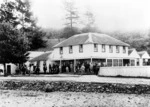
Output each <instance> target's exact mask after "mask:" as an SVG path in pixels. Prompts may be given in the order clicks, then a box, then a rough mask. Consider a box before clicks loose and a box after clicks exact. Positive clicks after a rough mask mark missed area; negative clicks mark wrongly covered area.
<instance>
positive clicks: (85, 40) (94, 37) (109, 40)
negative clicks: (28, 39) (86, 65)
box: [54, 33, 129, 48]
mask: <svg viewBox="0 0 150 107" xmlns="http://www.w3.org/2000/svg"><path fill="white" fill-rule="evenodd" d="M90 43H92V44H94V43H97V44H106V45H119V46H129V44H127V43H124V42H122V41H120V40H118V39H115V38H113V37H111V36H108V35H106V34H98V33H83V34H77V35H74V36H72V37H70V38H68V39H66V40H64V41H62V42H60V43H58V44H57V45H55V46H54V48H56V47H66V46H70V45H79V44H90Z"/></svg>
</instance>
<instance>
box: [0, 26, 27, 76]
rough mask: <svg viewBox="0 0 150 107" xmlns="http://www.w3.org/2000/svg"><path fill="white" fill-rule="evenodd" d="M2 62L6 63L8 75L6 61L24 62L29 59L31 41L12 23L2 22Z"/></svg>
mask: <svg viewBox="0 0 150 107" xmlns="http://www.w3.org/2000/svg"><path fill="white" fill-rule="evenodd" d="M0 50H1V51H0V63H3V64H4V75H5V76H6V75H7V73H6V63H14V64H16V63H24V62H26V60H27V56H28V54H27V53H26V52H27V51H28V50H29V43H28V39H27V38H26V36H24V35H22V33H21V32H20V31H19V30H18V29H15V28H14V27H13V26H12V25H11V24H10V23H0Z"/></svg>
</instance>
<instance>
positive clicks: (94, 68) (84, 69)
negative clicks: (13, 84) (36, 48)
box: [16, 61, 104, 75]
mask: <svg viewBox="0 0 150 107" xmlns="http://www.w3.org/2000/svg"><path fill="white" fill-rule="evenodd" d="M102 66H104V63H101V62H98V61H97V62H93V63H91V62H89V61H84V62H83V61H77V62H76V64H75V65H74V63H73V62H69V61H68V62H67V61H66V62H62V63H61V66H60V63H59V62H57V63H53V64H49V65H46V63H44V64H43V70H42V71H43V72H40V70H41V68H40V66H38V65H34V64H30V65H29V68H27V66H26V65H25V64H23V65H20V66H18V68H17V69H16V74H23V75H25V74H30V73H31V72H32V73H34V74H41V73H43V74H58V73H71V74H81V75H83V74H95V75H97V74H98V72H99V69H100V67H102ZM31 68H32V69H31Z"/></svg>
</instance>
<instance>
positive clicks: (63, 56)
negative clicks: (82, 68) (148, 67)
mask: <svg viewBox="0 0 150 107" xmlns="http://www.w3.org/2000/svg"><path fill="white" fill-rule="evenodd" d="M128 48H129V45H128V44H126V43H124V42H122V41H120V40H117V39H115V38H112V37H110V36H108V35H105V34H97V33H85V34H79V35H74V36H72V37H70V38H68V39H66V40H65V41H62V42H61V43H59V44H57V45H55V46H54V50H53V56H52V59H53V60H54V61H58V62H59V63H63V62H65V61H70V62H72V63H73V64H74V67H75V66H76V63H77V61H81V63H83V62H84V61H86V62H88V63H93V64H95V63H100V64H101V65H102V66H125V65H129V63H130V58H129V55H128Z"/></svg>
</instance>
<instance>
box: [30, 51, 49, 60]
mask: <svg viewBox="0 0 150 107" xmlns="http://www.w3.org/2000/svg"><path fill="white" fill-rule="evenodd" d="M51 53H52V52H47V53H43V54H41V55H39V56H37V57H35V58H33V59H31V60H30V62H35V61H46V60H48V57H49V55H50V54H51Z"/></svg>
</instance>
